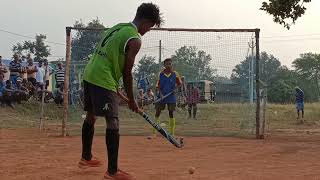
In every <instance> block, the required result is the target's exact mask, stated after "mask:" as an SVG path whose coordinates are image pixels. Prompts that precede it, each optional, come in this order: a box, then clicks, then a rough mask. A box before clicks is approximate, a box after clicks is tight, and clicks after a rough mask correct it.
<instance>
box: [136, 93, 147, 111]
mask: <svg viewBox="0 0 320 180" xmlns="http://www.w3.org/2000/svg"><path fill="white" fill-rule="evenodd" d="M144 100H145V99H144V93H143V89H139V93H138V95H137V102H138V106H139V108H143V105H144Z"/></svg>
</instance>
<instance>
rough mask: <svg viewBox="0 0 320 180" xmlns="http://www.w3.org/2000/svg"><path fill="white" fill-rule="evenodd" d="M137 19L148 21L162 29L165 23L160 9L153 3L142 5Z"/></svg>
mask: <svg viewBox="0 0 320 180" xmlns="http://www.w3.org/2000/svg"><path fill="white" fill-rule="evenodd" d="M136 17H137V18H139V19H147V20H149V21H151V22H153V23H154V24H155V26H157V27H160V26H161V25H162V23H163V22H164V20H163V18H162V14H161V13H160V10H159V7H158V6H157V5H155V4H153V3H142V4H141V5H140V6H139V7H138V9H137V14H136Z"/></svg>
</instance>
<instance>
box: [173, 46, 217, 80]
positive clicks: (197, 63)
mask: <svg viewBox="0 0 320 180" xmlns="http://www.w3.org/2000/svg"><path fill="white" fill-rule="evenodd" d="M172 59H173V64H174V67H175V70H177V72H179V73H180V74H181V75H182V76H185V78H186V80H187V81H194V80H211V81H213V79H214V75H215V72H216V71H215V69H213V68H212V67H211V66H210V62H211V60H212V58H211V56H210V54H207V53H206V52H205V51H202V50H199V51H198V50H197V48H196V47H195V46H189V47H187V46H183V47H181V48H179V49H178V50H176V52H175V54H174V55H173V56H172Z"/></svg>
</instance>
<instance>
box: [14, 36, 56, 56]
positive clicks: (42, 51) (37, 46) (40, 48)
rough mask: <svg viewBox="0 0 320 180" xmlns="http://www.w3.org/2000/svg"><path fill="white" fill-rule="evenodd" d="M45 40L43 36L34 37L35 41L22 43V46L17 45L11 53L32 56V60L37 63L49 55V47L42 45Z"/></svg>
mask: <svg viewBox="0 0 320 180" xmlns="http://www.w3.org/2000/svg"><path fill="white" fill-rule="evenodd" d="M46 38H47V37H46V35H43V34H39V35H36V37H35V39H36V40H35V41H24V42H23V43H22V44H21V43H17V44H16V45H14V46H13V47H12V51H13V53H17V54H19V55H26V54H27V53H30V54H33V55H34V56H35V58H34V60H35V61H39V60H41V59H43V58H46V57H48V56H49V55H51V53H50V49H49V46H48V45H45V43H44V41H45V39H46Z"/></svg>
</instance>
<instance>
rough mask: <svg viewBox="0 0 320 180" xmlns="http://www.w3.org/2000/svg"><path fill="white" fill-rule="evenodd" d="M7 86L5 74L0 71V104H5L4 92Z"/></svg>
mask: <svg viewBox="0 0 320 180" xmlns="http://www.w3.org/2000/svg"><path fill="white" fill-rule="evenodd" d="M5 88H6V83H5V82H4V75H3V74H1V73H0V104H1V105H3V104H4V101H3V92H4V89H5Z"/></svg>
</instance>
